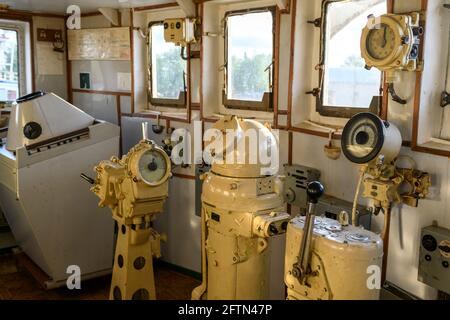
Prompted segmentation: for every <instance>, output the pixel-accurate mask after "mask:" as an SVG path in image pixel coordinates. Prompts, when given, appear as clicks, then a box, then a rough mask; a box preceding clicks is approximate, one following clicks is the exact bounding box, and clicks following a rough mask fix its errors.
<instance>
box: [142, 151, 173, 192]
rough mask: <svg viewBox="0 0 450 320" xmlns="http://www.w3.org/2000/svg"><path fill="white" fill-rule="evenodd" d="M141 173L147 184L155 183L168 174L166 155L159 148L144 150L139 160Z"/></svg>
mask: <svg viewBox="0 0 450 320" xmlns="http://www.w3.org/2000/svg"><path fill="white" fill-rule="evenodd" d="M138 166H139V174H140V176H141V178H142V180H143V181H144V183H146V184H150V185H155V184H158V183H160V182H162V181H161V180H162V179H163V178H164V177H165V176H166V174H167V170H168V168H167V162H166V158H165V157H164V155H163V154H162V153H161V152H160V151H158V150H148V151H146V152H144V153H143V154H142V155H141V157H140V159H139V162H138Z"/></svg>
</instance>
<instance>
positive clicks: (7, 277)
mask: <svg viewBox="0 0 450 320" xmlns="http://www.w3.org/2000/svg"><path fill="white" fill-rule="evenodd" d="M110 283H111V276H110V275H109V276H104V277H100V278H96V279H91V280H86V281H83V282H82V283H81V289H80V290H69V289H67V288H65V287H63V288H58V289H53V290H45V289H43V288H42V287H41V285H40V284H39V283H38V281H36V279H35V278H33V276H32V275H31V274H30V273H29V272H28V270H26V269H25V268H23V267H21V266H20V264H19V263H18V262H17V258H16V256H15V255H14V254H11V253H3V254H2V253H0V300H71V299H75V300H106V299H108V298H109V287H110ZM199 284H200V281H198V280H197V279H195V278H192V277H190V276H187V275H185V274H182V273H179V272H176V271H174V270H172V269H171V268H169V267H167V266H165V265H161V264H158V263H157V264H155V286H156V296H157V299H158V300H189V299H190V298H191V292H192V289H194V288H195V287H196V286H198V285H199Z"/></svg>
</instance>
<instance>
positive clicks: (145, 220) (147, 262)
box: [91, 140, 170, 300]
mask: <svg viewBox="0 0 450 320" xmlns="http://www.w3.org/2000/svg"><path fill="white" fill-rule="evenodd" d="M149 151H156V152H157V153H158V154H159V156H160V157H162V159H164V161H165V170H166V171H165V173H164V175H163V176H162V177H161V178H158V180H157V181H144V180H143V179H142V173H141V172H142V171H143V170H147V169H146V167H145V166H144V167H140V165H139V163H140V159H141V157H142V155H143V154H145V153H148V152H149ZM95 171H96V172H97V180H96V182H95V185H94V186H93V187H92V188H91V191H93V192H94V193H95V194H96V195H97V196H98V197H99V198H100V202H99V206H100V207H104V206H108V207H109V208H110V209H111V210H112V215H113V219H114V220H115V221H116V222H117V226H118V237H117V244H116V252H115V257H114V268H113V276H112V283H111V291H110V299H114V300H130V299H132V300H146V299H156V293H155V284H154V276H153V265H152V259H153V257H156V258H159V257H160V256H161V253H160V240H161V236H160V235H159V234H158V233H157V232H156V231H155V230H153V229H152V220H153V219H154V215H155V214H156V213H159V212H162V210H163V204H164V202H165V200H166V198H167V196H168V178H169V177H170V160H169V158H168V156H167V155H166V153H165V152H164V151H163V150H162V149H161V148H159V147H157V146H156V145H154V144H152V143H150V142H149V141H146V140H143V141H141V142H140V143H139V144H138V145H136V146H135V147H134V148H132V149H131V150H130V151H129V153H128V154H127V155H125V156H124V157H123V158H122V159H121V160H119V159H118V158H115V157H113V158H112V159H111V160H109V161H102V162H101V163H100V164H99V165H98V166H97V167H95Z"/></svg>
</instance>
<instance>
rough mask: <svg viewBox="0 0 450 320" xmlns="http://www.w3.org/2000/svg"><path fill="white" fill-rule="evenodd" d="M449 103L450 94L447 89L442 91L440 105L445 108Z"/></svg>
mask: <svg viewBox="0 0 450 320" xmlns="http://www.w3.org/2000/svg"><path fill="white" fill-rule="evenodd" d="M449 104H450V94H449V93H448V92H447V91H444V92H442V95H441V107H442V108H445V107H446V106H448V105H449Z"/></svg>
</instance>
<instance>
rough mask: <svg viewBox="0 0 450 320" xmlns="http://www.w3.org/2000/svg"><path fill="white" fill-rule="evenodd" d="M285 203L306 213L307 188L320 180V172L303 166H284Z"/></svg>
mask: <svg viewBox="0 0 450 320" xmlns="http://www.w3.org/2000/svg"><path fill="white" fill-rule="evenodd" d="M284 174H285V176H286V178H285V181H284V195H283V196H284V201H286V202H287V203H288V204H290V205H293V206H296V207H298V208H300V211H301V212H305V211H306V207H307V201H308V195H307V194H306V187H307V186H308V183H310V182H312V181H318V180H319V179H320V171H319V170H317V169H314V168H309V167H305V166H301V165H284Z"/></svg>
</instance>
